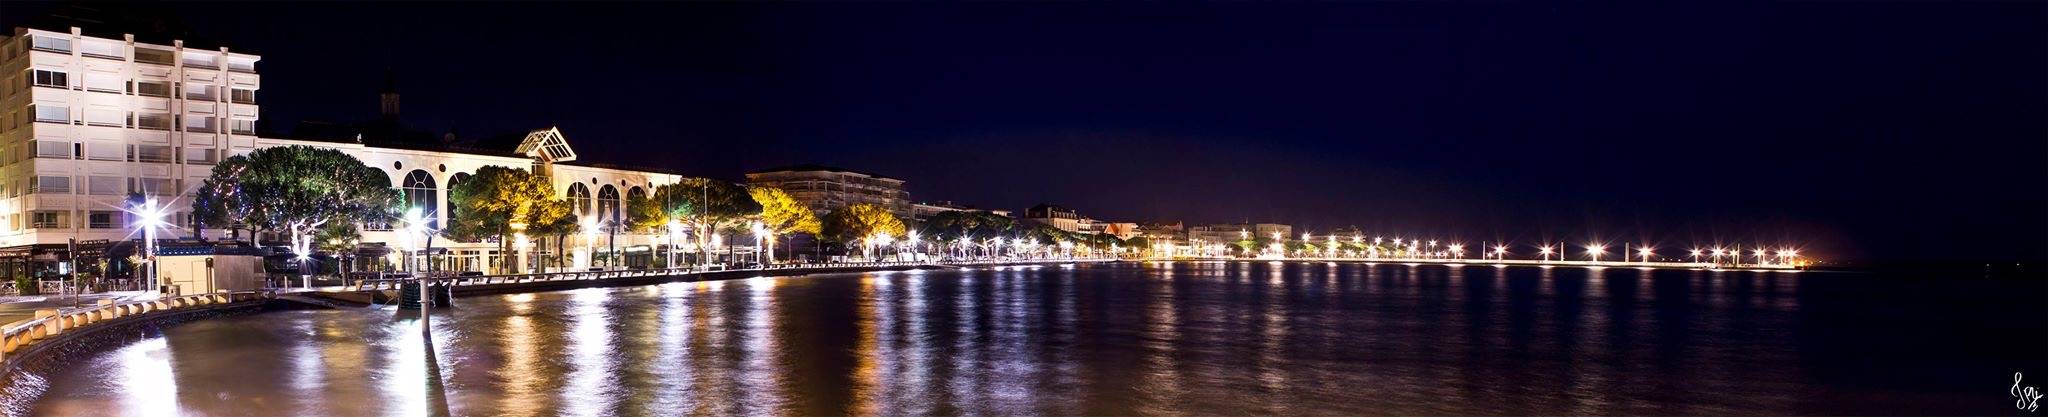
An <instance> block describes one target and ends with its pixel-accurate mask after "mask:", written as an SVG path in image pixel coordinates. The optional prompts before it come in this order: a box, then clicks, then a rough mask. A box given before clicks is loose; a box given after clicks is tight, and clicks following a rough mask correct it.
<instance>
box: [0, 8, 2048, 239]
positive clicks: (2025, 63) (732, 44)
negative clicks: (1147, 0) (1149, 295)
mask: <svg viewBox="0 0 2048 417" xmlns="http://www.w3.org/2000/svg"><path fill="white" fill-rule="evenodd" d="M36 8H45V9H47V8H48V6H47V5H44V6H34V5H10V7H9V10H8V12H9V13H6V14H5V16H4V19H5V22H6V23H8V24H9V25H10V26H11V25H15V24H20V23H21V21H22V20H23V19H27V18H28V17H25V16H28V15H33V14H37V13H36V12H37V10H33V9H36ZM113 9H116V10H122V11H123V13H124V14H126V15H138V16H164V19H162V20H163V21H164V22H165V23H167V25H166V27H183V28H185V30H188V31H189V32H190V33H191V34H190V35H188V36H186V37H187V38H190V39H203V40H206V41H207V42H221V43H225V44H226V45H228V46H230V47H231V48H236V49H247V50H251V51H255V52H257V53H261V54H263V55H264V60H263V62H262V63H261V64H259V70H260V71H261V72H262V73H263V74H264V77H265V78H264V83H265V85H264V89H263V91H262V92H261V95H260V96H259V100H260V102H261V103H262V104H263V106H264V110H263V116H264V118H265V123H266V124H268V125H269V127H271V128H279V129H288V128H289V127H290V126H291V124H292V123H294V122H296V121H297V120H300V119H325V120H360V119H368V118H371V117H374V113H375V112H376V109H377V107H376V104H377V102H376V92H377V90H378V88H379V87H380V86H381V84H382V82H383V74H384V71H385V69H386V68H390V69H391V70H392V71H394V72H396V73H397V74H398V76H399V77H400V85H401V86H400V88H401V90H402V91H403V93H404V103H405V104H404V110H405V112H404V113H405V118H406V120H407V121H408V122H411V123H414V124H416V125H418V126H421V127H424V128H428V129H431V130H434V131H437V132H439V131H454V132H457V133H458V134H459V135H465V136H487V135H495V134H502V133H508V132H518V131H524V130H527V129H532V128H537V127H544V126H547V125H549V124H559V125H560V126H561V127H562V129H563V131H564V133H566V134H567V135H568V137H569V139H570V141H571V142H572V143H573V144H574V145H575V146H577V149H578V151H579V152H580V153H581V154H582V155H583V158H584V159H583V160H584V161H586V162H616V163H623V164H634V165H648V166H660V167H665V168H667V169H670V170H673V171H676V172H680V173H684V174H689V175H703V176H712V177H723V178H731V179H737V178H739V174H740V173H741V172H744V171H745V170H750V169H760V168H766V167H771V166H777V165H785V164H793V163H823V164H831V165H840V166H845V167H848V168H854V169H860V170H868V171H876V172H880V173H884V174H887V175H892V176H896V177H900V178H904V179H906V180H908V181H910V189H911V192H912V195H913V196H914V197H915V198H917V199H920V200H955V201H959V202H962V203H965V204H972V205H978V206H982V207H993V208H1008V209H1022V208H1023V207H1025V206H1028V205H1031V204H1034V203H1038V202H1053V203H1058V204H1062V205H1066V206H1069V207H1073V208H1076V209H1079V210H1081V211H1082V212H1083V213H1084V214H1088V215H1091V216H1094V217H1097V218H1101V219H1114V220H1186V221H1190V222H1212V221H1238V220H1246V219H1249V220H1253V221H1277V222H1286V223H1294V224H1298V225H1305V226H1307V227H1308V228H1309V229H1310V231H1318V230H1328V229H1330V228H1332V227H1339V226H1348V225H1357V226H1360V227H1364V228H1366V229H1368V230H1369V231H1383V232H1384V233H1389V234H1393V233H1400V234H1403V235H1415V234H1423V233H1433V234H1439V235H1446V236H1449V235H1455V236H1462V237H1463V238H1464V239H1465V240H1471V241H1477V240H1481V239H1484V240H1498V239H1509V240H1512V241H1516V242H1520V243H1533V242H1535V241H1537V240H1541V239H1544V238H1569V239H1571V240H1573V241H1583V240H1586V239H1589V238H1593V237H1597V238H1601V239H1604V240H1607V241H1610V242H1613V243H1615V244H1619V243H1620V242H1622V241H1631V242H1643V241H1650V242H1658V243H1659V244H1660V245H1662V246H1663V247H1665V248H1668V249H1667V250H1666V252H1668V253H1677V249H1678V248H1679V247H1681V246H1687V245H1689V244H1690V242H1695V241H1704V242H1712V241H1715V240H1721V241H1731V242H1732V241H1743V242H1748V241H1752V240H1763V241H1768V242H1773V243H1780V242H1782V243H1792V244H1799V245H1804V246H1806V247H1807V248H1808V249H1807V253H1813V254H1816V255H1819V256H1822V257H1828V258H1836V259H1844V258H1854V259H1886V260H1958V259H2003V260H2012V259H2025V260H2039V259H2044V258H2048V116H2044V115H2048V24H2044V22H2048V6H2044V5H2043V4H2041V3H2038V2H2026V3H2022V2H2011V3H1995V4H1994V3H1979V4H1937V3H1931V2H1930V3H1872V2H1857V3H1848V2H1787V3H1756V4H1751V3H1735V4H1728V3H1715V4H1710V5H1682V4H1681V5H1673V4H1659V5H1640V6H1639V5H1545V4H1519V5H1493V4H1417V3H1392V4H1379V3H1372V4H1313V5H1309V4H1292V5H1272V4H1210V5H1202V4H1094V3H1090V4H972V5H961V4H915V3H886V4H639V3H599V4H589V3H579V4H573V5H572V4H476V3H459V4H427V5H408V4H388V3H368V4H339V3H286V4H248V3H220V4H199V5H182V6H174V5H148V6H142V7H139V8H123V7H115V8H113ZM195 42H197V41H195Z"/></svg>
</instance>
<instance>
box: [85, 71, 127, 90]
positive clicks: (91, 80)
mask: <svg viewBox="0 0 2048 417" xmlns="http://www.w3.org/2000/svg"><path fill="white" fill-rule="evenodd" d="M127 87H128V80H124V79H121V76H119V75H114V74H94V73H90V72H88V73H86V74H85V89H86V90H88V91H98V92H103V93H119V92H121V90H122V89H125V88H127Z"/></svg>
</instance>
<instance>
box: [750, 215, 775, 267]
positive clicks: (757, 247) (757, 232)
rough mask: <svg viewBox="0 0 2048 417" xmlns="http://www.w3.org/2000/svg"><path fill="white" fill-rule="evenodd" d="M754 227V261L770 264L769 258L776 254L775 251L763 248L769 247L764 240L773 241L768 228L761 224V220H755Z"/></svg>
mask: <svg viewBox="0 0 2048 417" xmlns="http://www.w3.org/2000/svg"><path fill="white" fill-rule="evenodd" d="M752 229H753V232H754V261H755V262H759V263H761V265H763V266H766V265H768V261H767V259H768V258H769V257H771V256H774V251H772V250H770V251H763V250H762V249H764V248H767V246H765V245H763V242H771V241H770V240H769V239H768V228H767V227H763V226H761V222H754V225H753V227H752Z"/></svg>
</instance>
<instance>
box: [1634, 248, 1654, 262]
mask: <svg viewBox="0 0 2048 417" xmlns="http://www.w3.org/2000/svg"><path fill="white" fill-rule="evenodd" d="M1651 254H1652V252H1651V251H1650V247H1649V246H1639V247H1636V257H1637V258H1641V259H1642V261H1643V262H1649V261H1650V255H1651Z"/></svg>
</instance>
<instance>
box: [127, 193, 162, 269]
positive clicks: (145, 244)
mask: <svg viewBox="0 0 2048 417" xmlns="http://www.w3.org/2000/svg"><path fill="white" fill-rule="evenodd" d="M128 212H129V213H130V214H133V215H135V226H136V227H138V228H141V229H142V257H143V259H144V262H143V264H144V266H145V267H146V268H147V269H146V270H144V272H143V274H142V277H143V279H144V280H146V281H148V282H149V284H148V285H149V286H150V287H158V286H160V285H162V282H160V281H159V280H158V279H157V276H156V274H157V268H156V229H157V228H160V227H164V226H166V224H165V223H164V210H163V208H162V207H158V206H157V204H156V199H154V198H151V199H145V200H142V203H141V204H140V205H137V206H134V207H129V208H128Z"/></svg>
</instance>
